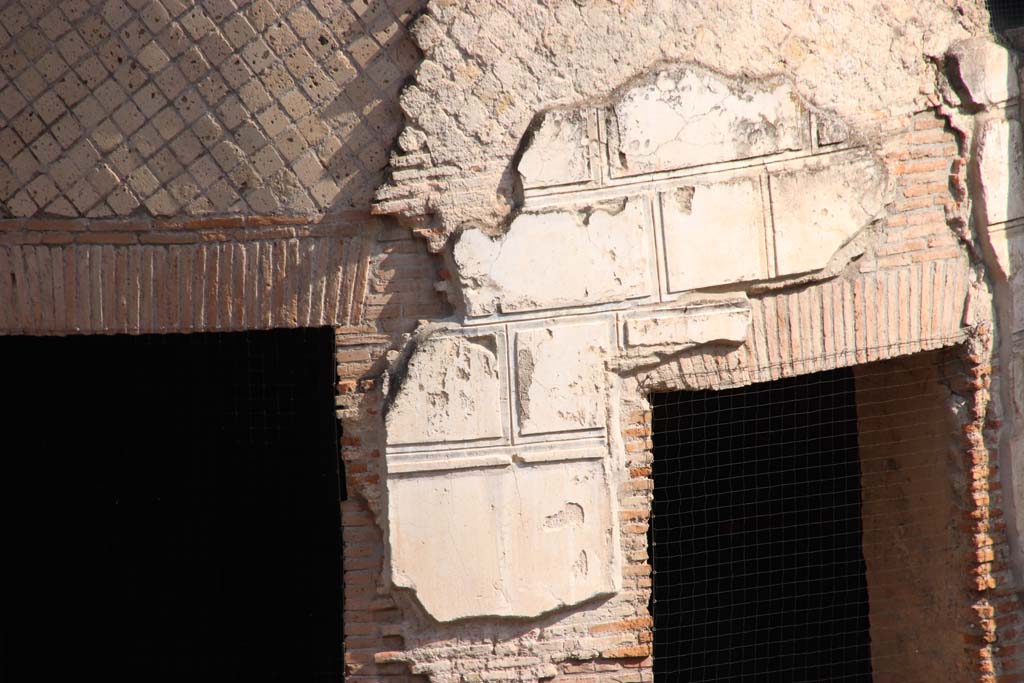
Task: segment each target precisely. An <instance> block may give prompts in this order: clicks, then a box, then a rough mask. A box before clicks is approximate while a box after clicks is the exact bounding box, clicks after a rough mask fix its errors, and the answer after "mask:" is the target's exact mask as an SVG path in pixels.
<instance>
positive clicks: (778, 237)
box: [769, 154, 889, 275]
mask: <svg viewBox="0 0 1024 683" xmlns="http://www.w3.org/2000/svg"><path fill="white" fill-rule="evenodd" d="M769 186H770V189H771V209H772V218H773V221H774V243H775V265H776V269H777V273H776V274H777V275H792V274H796V273H805V272H809V271H814V270H820V269H821V268H824V267H825V266H826V265H827V264H828V262H829V259H831V258H832V255H833V254H834V253H835V252H836V250H837V249H839V248H840V247H841V246H843V245H844V244H845V243H846V242H847V241H848V240H849V239H850V238H852V237H853V236H854V235H856V234H857V233H858V232H860V230H861V229H862V228H864V227H866V226H867V225H869V224H870V223H871V222H872V221H874V220H875V219H877V218H878V217H880V216H881V215H882V211H883V208H884V206H885V202H886V200H887V194H888V189H889V188H888V181H887V178H886V174H885V170H884V169H883V167H882V165H881V163H880V162H879V161H878V160H876V159H874V158H872V157H870V156H868V155H867V154H857V155H853V156H847V157H841V158H831V159H826V160H823V161H816V162H810V163H808V164H807V165H806V166H803V167H799V168H794V169H789V170H785V171H773V172H771V173H770V174H769Z"/></svg>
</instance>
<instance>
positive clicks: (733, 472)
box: [649, 354, 969, 683]
mask: <svg viewBox="0 0 1024 683" xmlns="http://www.w3.org/2000/svg"><path fill="white" fill-rule="evenodd" d="M949 357H950V358H952V356H949ZM957 368H959V365H958V364H956V363H955V362H953V361H950V360H947V361H940V356H939V355H937V354H923V355H920V356H914V357H911V358H910V359H902V360H897V361H887V362H884V363H875V364H870V365H863V366H858V367H857V368H855V369H852V370H851V369H842V370H836V371H830V372H825V373H818V374H812V375H804V376H801V377H795V378H788V379H781V380H778V381H775V382H768V383H762V384H756V385H753V386H748V387H742V388H737V389H727V390H723V391H694V392H675V393H667V394H656V395H654V396H653V397H652V402H653V404H654V413H653V427H654V464H653V477H654V503H653V517H652V523H651V531H650V536H649V540H650V542H651V554H652V561H653V569H654V588H653V596H652V604H651V609H652V613H653V616H654V629H655V631H654V670H655V680H656V681H666V682H667V681H673V682H697V681H701V682H709V681H731V682H744V683H754V682H758V683H761V682H764V681H785V682H787V683H797V682H808V683H809V682H810V681H850V682H853V681H858V682H861V681H862V682H868V681H872V680H875V681H879V680H896V677H901V678H900V680H933V679H934V680H946V681H950V680H958V678H957V677H956V676H955V675H951V672H955V671H956V670H957V668H958V667H960V666H961V662H960V659H961V657H962V654H961V653H962V651H963V647H962V641H960V642H957V639H958V638H959V637H960V636H959V633H960V632H962V631H963V628H964V627H963V624H964V623H966V622H965V618H964V616H963V615H962V614H961V613H960V612H959V611H958V610H960V609H961V607H960V606H961V605H963V604H967V603H966V601H963V602H960V603H958V602H957V600H956V596H957V594H958V592H961V591H963V590H964V589H963V588H962V586H963V585H964V577H966V576H968V567H967V564H966V561H965V560H964V557H966V556H967V555H968V553H967V551H966V548H967V545H966V543H967V542H969V539H967V540H966V541H965V545H964V547H963V548H960V549H959V550H958V547H959V545H958V544H959V543H960V542H961V541H960V536H958V535H957V531H956V524H957V521H958V519H960V516H959V515H958V505H959V503H960V497H959V496H958V494H957V493H956V491H955V488H956V486H955V483H954V480H955V479H956V478H957V475H956V472H955V468H956V466H958V463H959V461H958V460H957V459H956V458H955V457H954V456H953V453H954V450H953V449H952V448H951V446H950V444H951V443H955V440H956V437H955V434H954V429H955V428H954V426H953V424H952V421H951V419H950V417H951V415H952V411H951V410H950V406H951V405H954V404H955V396H954V395H953V394H952V393H951V390H950V388H949V387H950V386H951V382H950V380H949V377H950V376H951V375H952V376H958V375H956V372H955V371H956V369H957ZM965 497H966V496H965ZM963 536H967V534H963Z"/></svg>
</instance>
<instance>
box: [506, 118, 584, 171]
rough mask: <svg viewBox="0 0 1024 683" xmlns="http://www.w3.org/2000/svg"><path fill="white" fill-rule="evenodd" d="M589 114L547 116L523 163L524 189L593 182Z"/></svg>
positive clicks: (521, 167) (535, 135) (534, 137)
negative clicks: (588, 138)
mask: <svg viewBox="0 0 1024 683" xmlns="http://www.w3.org/2000/svg"><path fill="white" fill-rule="evenodd" d="M585 112H586V110H584V111H580V110H572V111H553V112H548V113H546V114H544V115H543V118H542V119H541V121H540V123H539V124H538V126H537V127H536V129H535V130H534V132H533V137H532V139H531V140H530V144H529V146H528V147H527V148H526V150H525V151H524V152H523V156H522V158H521V159H520V160H519V166H518V167H517V168H518V170H519V175H520V176H522V179H523V187H527V188H532V187H543V186H548V185H562V184H565V183H573V182H579V181H582V180H587V179H588V178H590V157H589V149H588V144H589V141H588V140H587V124H586V116H587V113H585Z"/></svg>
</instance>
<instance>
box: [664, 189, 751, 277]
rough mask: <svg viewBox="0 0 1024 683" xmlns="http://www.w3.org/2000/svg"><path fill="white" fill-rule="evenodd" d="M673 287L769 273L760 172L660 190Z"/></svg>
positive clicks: (666, 265)
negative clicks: (719, 180) (731, 178)
mask: <svg viewBox="0 0 1024 683" xmlns="http://www.w3.org/2000/svg"><path fill="white" fill-rule="evenodd" d="M659 199H660V202H661V217H662V234H663V239H664V244H665V271H666V276H667V279H668V290H669V291H670V292H683V291H686V290H691V289H700V288H702V287H713V286H716V285H723V284H728V283H732V282H748V281H751V280H760V279H765V278H767V277H769V275H770V274H769V272H768V267H767V259H766V257H765V234H764V231H765V220H764V209H763V205H762V199H761V181H760V179H759V178H758V177H756V176H755V177H748V178H738V179H734V180H728V181H723V182H719V183H714V184H697V185H689V186H683V187H678V188H676V189H674V190H671V191H669V192H663V193H661V194H660V195H659Z"/></svg>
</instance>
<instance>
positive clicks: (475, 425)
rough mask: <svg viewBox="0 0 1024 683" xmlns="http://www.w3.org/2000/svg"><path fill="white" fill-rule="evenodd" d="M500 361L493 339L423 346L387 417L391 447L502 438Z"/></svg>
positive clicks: (444, 340)
mask: <svg viewBox="0 0 1024 683" xmlns="http://www.w3.org/2000/svg"><path fill="white" fill-rule="evenodd" d="M499 358H500V354H499V353H498V340H497V339H496V338H495V337H494V336H493V335H481V336H479V337H465V336H457V335H444V334H435V335H433V336H429V337H427V338H426V339H423V340H421V341H420V342H419V343H418V344H417V346H416V348H415V349H414V350H413V351H412V355H411V357H410V358H409V362H408V365H407V366H406V369H405V373H404V377H402V378H401V385H400V387H399V388H398V391H397V393H396V395H395V398H394V400H393V401H392V403H391V405H390V407H389V408H388V411H387V415H386V417H385V424H386V426H387V437H388V439H387V440H388V444H389V445H401V444H413V443H428V442H452V441H456V442H457V441H471V440H477V439H489V438H499V437H501V436H502V434H503V431H502V410H501V404H502V401H503V400H504V399H503V395H504V392H503V390H502V382H501V370H500V362H499Z"/></svg>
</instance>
